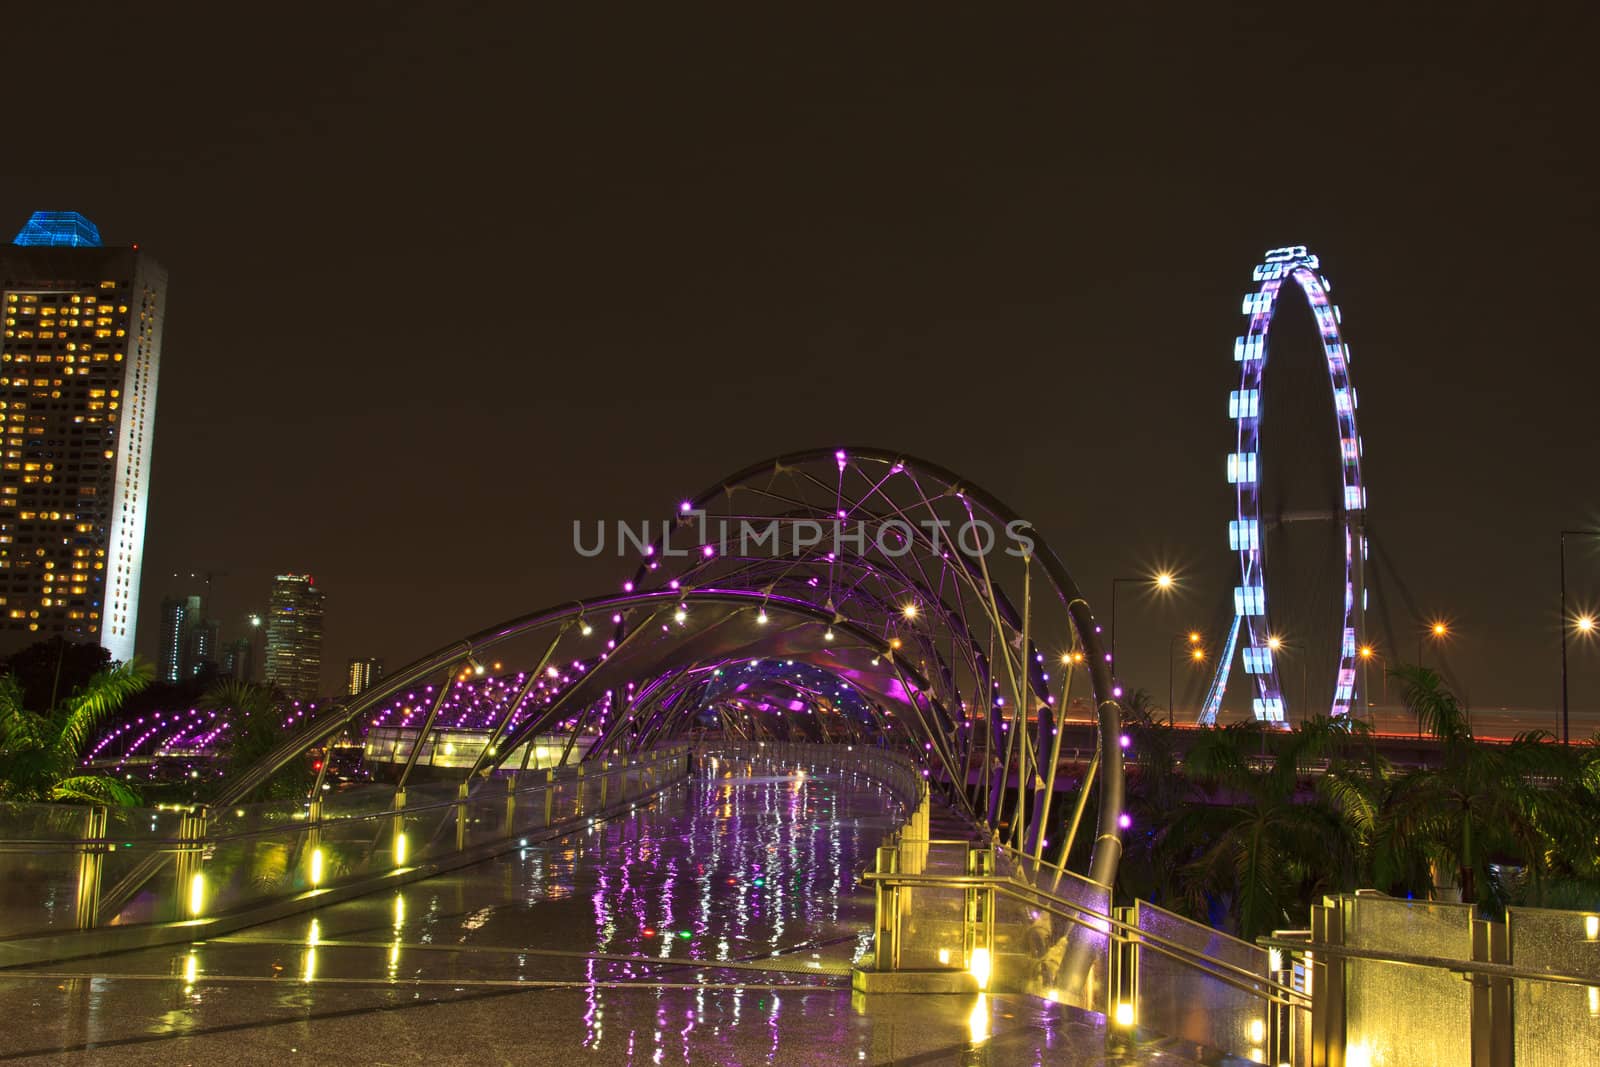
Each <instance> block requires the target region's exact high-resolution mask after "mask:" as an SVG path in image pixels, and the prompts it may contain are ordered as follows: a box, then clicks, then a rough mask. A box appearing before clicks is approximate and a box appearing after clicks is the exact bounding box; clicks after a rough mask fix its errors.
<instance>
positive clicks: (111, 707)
mask: <svg viewBox="0 0 1600 1067" xmlns="http://www.w3.org/2000/svg"><path fill="white" fill-rule="evenodd" d="M154 677H155V670H154V669H153V668H152V667H151V666H150V664H149V663H147V662H145V661H144V660H142V659H140V658H139V657H138V656H135V657H134V658H133V659H131V660H129V661H128V662H126V663H120V664H118V665H117V666H115V667H112V668H111V669H109V670H104V671H100V672H99V673H98V674H96V675H95V676H94V677H92V678H90V679H89V680H88V681H87V682H85V683H84V685H83V687H82V688H81V689H79V690H78V691H77V692H75V693H73V694H72V695H71V696H70V697H68V698H67V699H66V702H65V704H64V705H63V707H64V710H65V715H63V716H62V721H61V733H60V738H59V740H58V742H57V744H58V745H59V746H60V747H61V749H62V750H63V751H64V752H66V753H69V754H70V755H71V756H72V758H73V759H74V760H76V759H77V757H78V755H79V754H80V753H81V752H82V750H83V746H84V745H85V744H87V743H88V741H89V735H90V733H91V732H92V731H93V730H94V728H95V727H96V726H97V725H99V724H100V723H101V722H102V721H103V720H105V719H106V718H107V717H108V716H110V715H111V714H113V713H114V712H115V711H116V710H117V709H118V708H120V707H121V706H122V704H123V701H125V700H127V699H128V698H129V697H131V696H133V695H134V694H135V693H137V692H139V691H140V690H142V689H144V688H145V686H147V685H149V684H150V682H151V680H152V679H153V678H154Z"/></svg>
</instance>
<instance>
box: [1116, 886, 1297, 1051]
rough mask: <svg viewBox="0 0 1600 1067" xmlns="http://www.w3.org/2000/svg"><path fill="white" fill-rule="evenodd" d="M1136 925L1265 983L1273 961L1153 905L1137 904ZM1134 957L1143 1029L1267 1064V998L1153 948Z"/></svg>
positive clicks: (1264, 953) (1140, 949) (1259, 950)
mask: <svg viewBox="0 0 1600 1067" xmlns="http://www.w3.org/2000/svg"><path fill="white" fill-rule="evenodd" d="M1134 925H1135V926H1137V927H1138V928H1139V930H1141V931H1142V932H1144V933H1148V934H1150V935H1152V937H1159V938H1162V939H1164V940H1166V941H1170V942H1176V943H1177V944H1179V945H1182V946H1184V947H1185V948H1188V949H1191V950H1193V951H1195V952H1198V953H1201V954H1203V955H1205V956H1207V957H1209V958H1211V959H1214V960H1219V961H1221V962H1223V963H1228V964H1232V965H1233V966H1235V967H1239V968H1242V969H1244V970H1246V971H1249V972H1250V973H1251V974H1255V975H1260V976H1261V977H1262V978H1266V977H1267V967H1268V963H1269V960H1268V953H1267V951H1266V950H1265V949H1262V948H1257V947H1256V946H1255V945H1252V944H1249V943H1248V942H1245V941H1240V940H1239V939H1237V938H1233V937H1229V936H1228V935H1227V934H1223V933H1220V932H1218V931H1216V930H1213V929H1212V928H1211V927H1209V926H1205V925H1203V924H1201V923H1197V922H1193V921H1191V920H1189V919H1185V918H1183V917H1182V916H1181V915H1174V914H1172V913H1171V912H1170V911H1163V910H1162V909H1161V908H1158V907H1156V906H1154V905H1153V904H1146V903H1145V902H1144V901H1138V902H1136V903H1135V905H1134ZM1135 952H1136V953H1137V955H1138V962H1137V965H1136V966H1137V968H1138V978H1137V981H1138V987H1137V988H1138V1012H1137V1018H1138V1022H1139V1025H1140V1026H1148V1027H1150V1028H1151V1029H1152V1030H1155V1031H1157V1032H1158V1033H1162V1034H1168V1035H1170V1036H1172V1037H1181V1038H1183V1039H1184V1040H1186V1041H1193V1042H1196V1043H1197V1044H1201V1045H1205V1046H1206V1047H1208V1048H1213V1049H1217V1050H1220V1051H1222V1052H1226V1053H1229V1054H1230V1055H1234V1056H1242V1057H1244V1058H1245V1059H1249V1060H1254V1061H1255V1062H1257V1063H1265V1062H1266V1059H1267V1056H1266V1047H1267V1016H1268V1014H1269V1005H1268V1002H1267V1000H1266V999H1265V997H1264V996H1263V995H1261V994H1259V993H1251V992H1249V991H1248V990H1245V989H1240V988H1239V987H1238V986H1236V985H1233V984H1231V983H1229V982H1226V981H1224V980H1222V979H1220V978H1216V977H1213V976H1212V975H1210V974H1208V973H1207V972H1206V971H1205V970H1204V969H1202V968H1200V967H1196V966H1193V965H1191V964H1189V963H1186V962H1183V961H1181V960H1180V959H1175V958H1173V955H1169V954H1167V953H1164V952H1162V951H1160V950H1159V948H1158V947H1156V946H1155V945H1145V944H1141V945H1139V946H1138V947H1137V948H1136V949H1135Z"/></svg>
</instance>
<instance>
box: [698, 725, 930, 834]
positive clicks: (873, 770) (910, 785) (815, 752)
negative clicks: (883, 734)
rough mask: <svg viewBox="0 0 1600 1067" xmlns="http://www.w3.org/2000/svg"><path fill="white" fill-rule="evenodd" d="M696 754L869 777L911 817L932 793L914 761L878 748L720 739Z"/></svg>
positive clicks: (704, 743)
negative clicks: (880, 783)
mask: <svg viewBox="0 0 1600 1067" xmlns="http://www.w3.org/2000/svg"><path fill="white" fill-rule="evenodd" d="M695 753H696V755H697V756H698V757H699V758H700V759H702V760H705V759H733V760H749V761H757V760H768V761H779V762H788V763H794V764H797V765H799V766H802V767H804V768H806V769H807V770H808V771H810V772H812V773H834V774H860V775H865V776H867V777H869V778H872V779H874V780H876V781H879V782H882V783H883V784H885V785H887V786H888V787H889V789H890V791H891V792H893V794H894V797H895V800H896V801H897V802H898V803H899V804H900V805H901V806H902V807H903V809H904V812H903V813H904V814H906V815H908V816H909V814H910V813H911V812H913V811H914V810H915V809H916V808H917V806H918V804H919V803H921V802H922V800H923V799H924V798H925V797H926V795H927V792H928V784H927V780H926V778H925V776H924V775H923V773H922V769H921V768H920V767H919V766H918V765H917V763H916V762H915V761H914V760H912V759H911V758H910V757H908V756H905V755H902V754H901V753H899V752H894V751H891V750H888V749H883V748H878V747H877V746H875V745H855V744H814V743H809V742H795V741H781V742H780V741H724V740H717V741H701V742H699V743H697V744H696V746H695Z"/></svg>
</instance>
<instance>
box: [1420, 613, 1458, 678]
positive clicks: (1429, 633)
mask: <svg viewBox="0 0 1600 1067" xmlns="http://www.w3.org/2000/svg"><path fill="white" fill-rule="evenodd" d="M1449 636H1450V625H1449V624H1448V623H1446V622H1445V621H1444V620H1443V619H1434V620H1433V621H1432V622H1431V623H1429V624H1428V628H1427V629H1426V630H1424V631H1422V633H1420V634H1418V635H1417V666H1419V667H1420V666H1422V639H1423V638H1425V637H1431V638H1433V642H1434V644H1438V643H1439V642H1440V641H1443V640H1444V639H1445V638H1447V637H1449Z"/></svg>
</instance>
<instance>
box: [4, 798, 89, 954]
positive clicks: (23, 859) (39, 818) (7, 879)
mask: <svg viewBox="0 0 1600 1067" xmlns="http://www.w3.org/2000/svg"><path fill="white" fill-rule="evenodd" d="M87 820H88V812H87V811H86V810H85V809H83V808H74V807H69V806H67V805H64V804H0V842H3V844H0V937H5V936H11V935H15V934H22V933H33V932H40V931H45V930H62V929H66V930H70V929H72V928H73V926H74V925H75V924H76V922H77V900H78V855H79V853H78V851H77V849H76V847H75V845H74V842H77V841H79V840H82V838H83V836H84V832H85V830H86V829H87V825H86V824H87ZM102 884H104V883H102Z"/></svg>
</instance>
